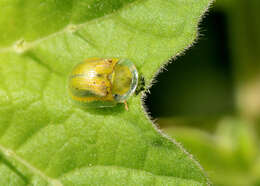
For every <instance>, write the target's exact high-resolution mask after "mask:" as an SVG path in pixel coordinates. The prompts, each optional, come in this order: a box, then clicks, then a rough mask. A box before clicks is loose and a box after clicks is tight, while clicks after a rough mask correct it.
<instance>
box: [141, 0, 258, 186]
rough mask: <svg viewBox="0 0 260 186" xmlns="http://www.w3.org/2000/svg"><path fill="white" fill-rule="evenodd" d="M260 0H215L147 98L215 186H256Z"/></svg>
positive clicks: (154, 112)
mask: <svg viewBox="0 0 260 186" xmlns="http://www.w3.org/2000/svg"><path fill="white" fill-rule="evenodd" d="M259 19H260V0H219V1H217V2H215V3H214V5H213V6H212V7H211V10H210V11H209V12H208V13H207V15H206V16H205V17H204V19H203V20H202V22H201V24H200V36H199V38H198V40H197V42H196V43H195V44H194V46H193V47H192V48H190V49H189V50H188V51H186V53H185V55H182V56H179V57H178V58H177V59H175V60H172V61H171V63H170V64H169V65H168V66H167V67H166V69H167V70H164V72H163V73H160V74H159V75H158V76H157V77H156V82H157V83H155V84H154V85H153V87H152V88H151V94H149V95H148V96H147V97H146V101H145V102H146V105H147V108H148V111H149V112H150V114H151V116H152V117H153V118H156V119H157V124H158V125H159V127H160V128H161V129H162V130H163V131H165V133H167V134H168V135H169V136H171V137H174V138H175V139H176V140H177V141H178V142H181V143H182V145H183V146H184V147H185V148H186V149H187V150H188V151H189V152H190V153H192V154H193V155H194V158H195V159H197V160H198V161H199V162H200V163H201V165H202V166H203V167H204V169H205V171H206V172H207V174H208V175H209V177H210V179H211V181H212V183H213V185H223V186H251V185H252V186H257V185H260V148H259V147H260V146H259V137H260V135H259V134H260V20H259Z"/></svg>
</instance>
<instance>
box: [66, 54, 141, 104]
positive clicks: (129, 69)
mask: <svg viewBox="0 0 260 186" xmlns="http://www.w3.org/2000/svg"><path fill="white" fill-rule="evenodd" d="M137 84H138V73H137V70H136V68H135V66H134V64H133V63H132V62H131V61H129V60H128V59H118V58H111V59H103V58H90V59H87V60H85V61H84V62H83V63H80V64H77V65H76V66H75V67H74V69H73V70H72V72H71V75H70V77H69V93H70V95H71V98H72V100H73V101H75V102H77V103H79V104H81V105H84V106H87V107H97V108H98V107H111V106H115V105H116V104H117V103H123V102H125V101H126V100H127V99H128V98H129V97H130V96H131V95H132V94H133V93H134V92H135V89H136V87H137Z"/></svg>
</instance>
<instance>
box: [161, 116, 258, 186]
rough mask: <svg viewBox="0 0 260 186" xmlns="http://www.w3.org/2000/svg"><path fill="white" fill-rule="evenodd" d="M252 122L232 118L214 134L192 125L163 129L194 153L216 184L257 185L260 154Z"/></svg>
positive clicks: (222, 122) (221, 123) (220, 124)
mask: <svg viewBox="0 0 260 186" xmlns="http://www.w3.org/2000/svg"><path fill="white" fill-rule="evenodd" d="M251 124H252V123H249V122H245V121H242V120H238V119H230V118H229V119H224V120H223V121H221V122H220V123H219V124H218V128H217V130H216V132H215V133H214V134H210V133H206V132H204V131H201V130H198V129H194V128H190V127H185V128H181V127H177V128H176V127H173V126H172V127H167V128H165V129H164V131H165V132H166V133H167V134H169V135H170V136H171V137H174V138H176V140H177V141H179V142H181V143H182V144H183V145H184V147H185V148H187V149H188V151H189V152H191V153H192V154H194V157H195V158H196V159H198V160H199V162H200V163H201V164H202V166H203V167H204V168H205V170H206V172H207V173H208V175H209V177H210V178H211V180H212V182H213V184H214V185H223V186H236V185H257V184H255V183H256V182H257V181H258V182H259V180H260V175H259V167H260V166H259V165H260V163H259V162H260V161H259V159H260V158H259V148H258V143H257V141H258V139H257V138H256V134H255V132H254V131H253V128H252V125H251Z"/></svg>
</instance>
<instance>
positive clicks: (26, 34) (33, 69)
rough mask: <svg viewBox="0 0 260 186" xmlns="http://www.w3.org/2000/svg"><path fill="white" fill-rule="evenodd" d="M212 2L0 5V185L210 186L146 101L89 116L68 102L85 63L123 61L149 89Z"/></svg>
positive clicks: (138, 99)
mask: <svg viewBox="0 0 260 186" xmlns="http://www.w3.org/2000/svg"><path fill="white" fill-rule="evenodd" d="M209 3H210V0H196V1H194V0H146V1H145V0H136V1H134V0H117V1H116V0H107V1H101V0H93V1H83V0H74V1H69V0H66V1H64V0H57V1H52V0H50V1H40V0H35V1H19V0H18V1H15V0H13V1H5V0H3V1H1V2H0V31H1V33H2V34H1V35H0V152H1V153H0V158H1V165H0V184H1V185H28V184H32V185H207V184H208V181H207V178H206V176H205V175H204V173H203V171H202V169H201V167H200V166H199V165H198V163H196V162H195V161H194V160H193V159H192V158H191V156H190V155H189V154H187V153H186V152H185V151H184V150H183V149H182V148H181V147H180V146H179V145H178V144H176V143H174V142H173V141H172V140H170V139H168V138H166V137H164V136H162V135H161V134H160V133H159V132H158V130H157V129H155V127H154V126H153V124H152V122H151V121H150V120H149V119H148V118H147V116H146V113H145V112H144V110H143V108H142V101H141V94H139V95H134V96H132V97H131V98H130V99H129V101H128V105H129V111H128V112H127V111H125V110H124V106H123V105H120V104H119V105H117V106H116V107H114V108H109V109H96V110H95V109H92V110H87V109H82V108H79V107H78V106H77V105H74V104H73V103H72V102H71V100H70V98H69V96H68V90H67V80H68V75H69V73H70V71H71V69H72V68H73V66H74V65H75V64H77V63H79V62H81V61H83V60H84V59H86V58H88V57H104V58H107V57H119V58H128V59H130V60H132V61H133V62H134V63H135V65H136V67H137V69H138V71H139V73H140V74H141V75H142V76H143V77H144V78H145V81H146V86H147V87H148V86H149V84H150V82H151V81H152V78H153V77H154V75H155V74H156V72H158V71H159V69H160V68H161V66H162V65H163V64H165V63H166V62H167V61H168V59H169V58H171V57H173V56H176V55H177V54H178V53H180V52H182V51H183V50H184V49H185V48H187V47H188V46H189V45H190V44H191V43H192V42H193V41H194V39H195V38H196V36H197V25H198V22H199V20H200V17H201V15H202V14H203V13H204V11H205V10H206V9H207V7H208V5H209ZM172 86H173V85H172ZM162 96H163V95H162Z"/></svg>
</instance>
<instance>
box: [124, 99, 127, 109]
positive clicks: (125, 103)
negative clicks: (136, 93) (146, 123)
mask: <svg viewBox="0 0 260 186" xmlns="http://www.w3.org/2000/svg"><path fill="white" fill-rule="evenodd" d="M124 105H125V109H126V111H128V105H127V102H126V101H124Z"/></svg>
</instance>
